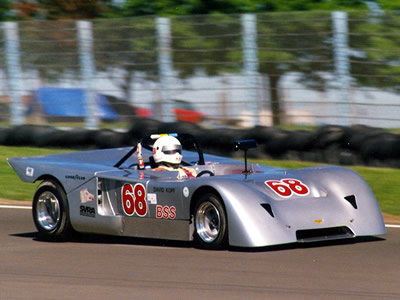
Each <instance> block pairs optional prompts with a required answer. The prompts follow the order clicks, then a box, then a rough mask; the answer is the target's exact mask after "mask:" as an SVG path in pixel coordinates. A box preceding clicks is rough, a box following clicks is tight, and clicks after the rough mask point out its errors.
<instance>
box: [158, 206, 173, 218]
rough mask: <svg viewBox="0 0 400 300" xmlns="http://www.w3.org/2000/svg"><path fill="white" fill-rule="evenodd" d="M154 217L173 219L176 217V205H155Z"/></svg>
mask: <svg viewBox="0 0 400 300" xmlns="http://www.w3.org/2000/svg"><path fill="white" fill-rule="evenodd" d="M156 218H157V219H171V220H173V219H175V218H176V207H175V206H167V205H166V206H162V205H157V206H156Z"/></svg>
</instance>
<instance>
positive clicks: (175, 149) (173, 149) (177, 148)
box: [161, 145, 182, 154]
mask: <svg viewBox="0 0 400 300" xmlns="http://www.w3.org/2000/svg"><path fill="white" fill-rule="evenodd" d="M161 151H162V152H163V153H164V154H175V153H179V154H182V146H181V145H166V146H163V147H162V149H161Z"/></svg>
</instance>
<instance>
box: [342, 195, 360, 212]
mask: <svg viewBox="0 0 400 300" xmlns="http://www.w3.org/2000/svg"><path fill="white" fill-rule="evenodd" d="M344 199H346V200H347V201H348V202H349V203H350V204H351V205H352V206H353V207H354V208H355V209H357V208H358V207H357V202H356V196H354V195H350V196H346V197H344Z"/></svg>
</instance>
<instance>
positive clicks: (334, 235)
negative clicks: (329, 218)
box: [296, 226, 355, 243]
mask: <svg viewBox="0 0 400 300" xmlns="http://www.w3.org/2000/svg"><path fill="white" fill-rule="evenodd" d="M353 237H355V235H354V233H353V232H352V231H351V230H350V229H349V228H348V227H346V226H342V227H331V228H320V229H307V230H298V231H296V238H297V241H298V242H303V243H307V242H317V241H329V240H339V239H348V238H353Z"/></svg>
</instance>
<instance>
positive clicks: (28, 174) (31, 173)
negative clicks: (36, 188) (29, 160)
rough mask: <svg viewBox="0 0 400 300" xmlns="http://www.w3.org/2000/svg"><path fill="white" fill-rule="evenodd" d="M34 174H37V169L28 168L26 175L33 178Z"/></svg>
mask: <svg viewBox="0 0 400 300" xmlns="http://www.w3.org/2000/svg"><path fill="white" fill-rule="evenodd" d="M33 173H35V169H34V168H32V167H26V170H25V175H26V176H29V177H33Z"/></svg>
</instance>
